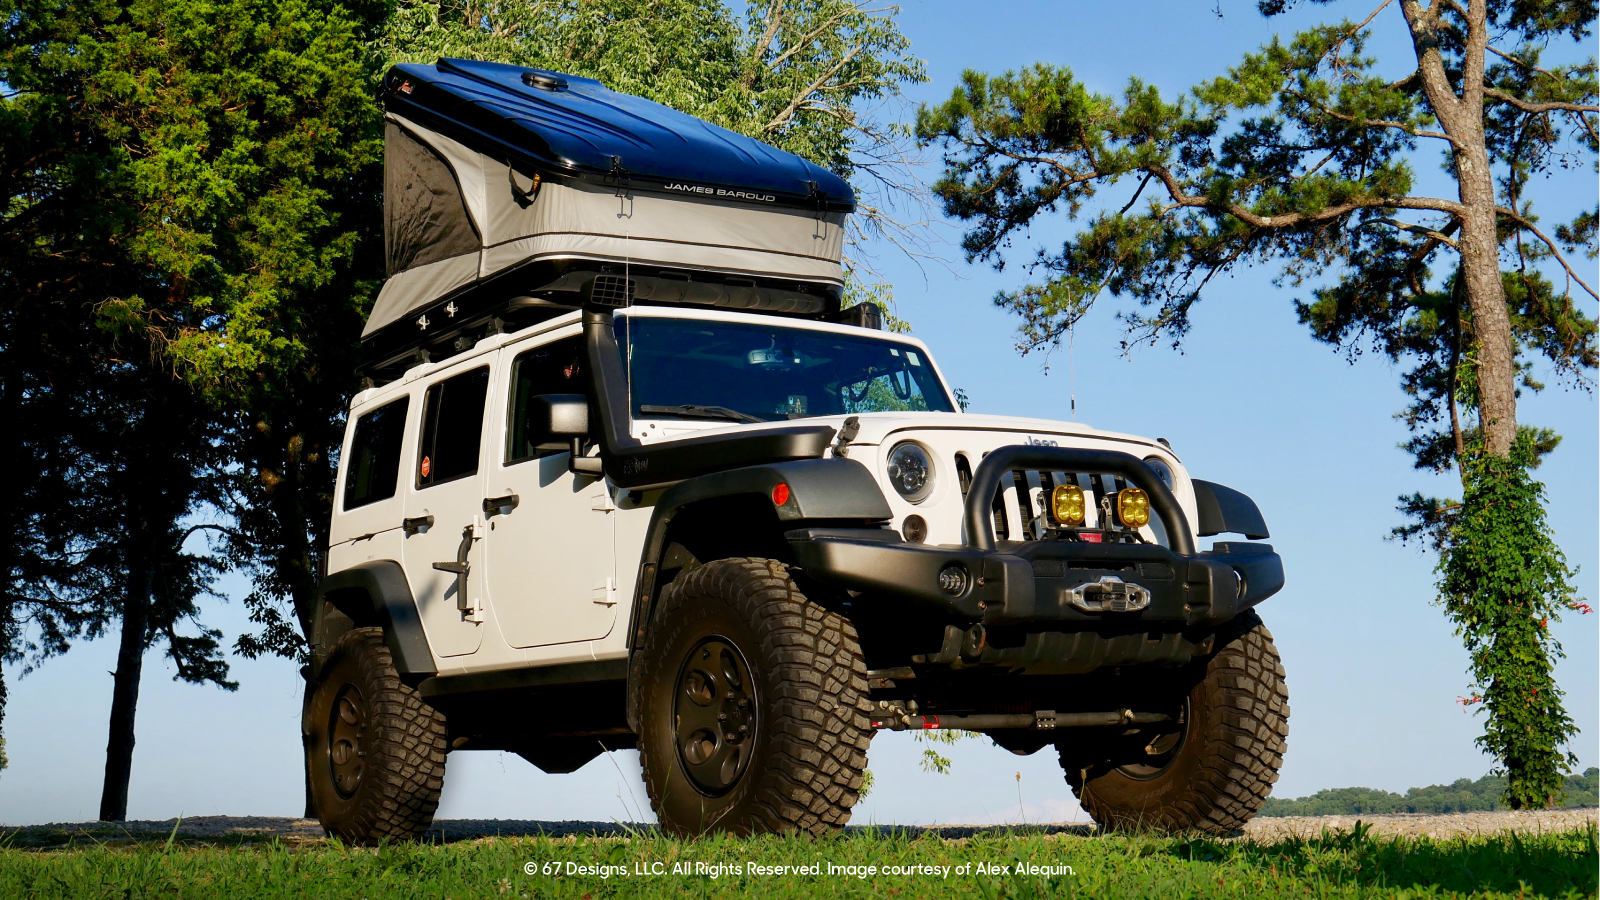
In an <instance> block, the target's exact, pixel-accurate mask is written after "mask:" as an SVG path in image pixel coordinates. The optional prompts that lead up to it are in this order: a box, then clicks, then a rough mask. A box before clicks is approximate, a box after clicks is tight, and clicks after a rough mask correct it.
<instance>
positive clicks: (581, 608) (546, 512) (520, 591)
mask: <svg viewBox="0 0 1600 900" xmlns="http://www.w3.org/2000/svg"><path fill="white" fill-rule="evenodd" d="M508 355H510V354H508ZM508 365H509V372H508V373H507V376H508V379H509V380H508V383H509V385H510V387H509V393H510V396H511V403H510V404H509V408H508V410H507V419H506V429H505V439H504V440H503V441H500V442H499V444H500V447H499V449H498V452H495V453H491V454H490V455H491V456H494V457H495V458H496V459H495V462H494V463H493V464H492V465H491V467H490V469H489V471H488V472H487V473H486V475H485V478H484V487H485V488H486V492H485V493H484V495H483V496H484V498H485V501H484V506H485V508H486V509H487V510H488V512H489V514H490V516H489V532H488V537H487V538H486V543H487V544H488V546H487V548H486V555H487V561H488V570H489V574H488V591H489V597H490V602H491V603H493V604H494V614H495V619H496V620H497V621H498V622H499V623H500V630H501V632H502V633H503V634H504V635H505V638H506V641H507V642H508V643H509V644H510V645H511V646H513V647H542V646H546V645H550V644H565V643H570V642H573V641H588V640H597V639H599V638H603V637H605V636H606V635H607V634H609V633H610V632H611V628H612V626H613V625H614V623H615V621H616V606H617V587H616V573H615V571H614V569H613V566H614V559H615V552H614V551H615V524H614V523H615V520H616V513H615V510H616V507H615V505H614V504H613V503H612V494H611V492H610V485H608V484H607V483H606V481H605V479H604V478H595V477H593V476H588V475H574V474H573V473H572V472H570V471H568V466H567V460H568V459H569V455H570V454H569V453H568V452H567V451H565V450H555V449H553V448H548V447H547V448H544V449H540V448H539V447H536V446H533V445H532V444H531V442H530V441H529V439H528V434H527V427H526V424H527V420H526V411H527V405H528V400H529V398H531V397H535V396H537V395H539V394H583V393H585V388H586V386H587V384H588V373H587V372H585V371H584V366H585V362H584V354H583V344H582V341H581V339H580V338H578V337H564V338H561V339H558V340H553V341H549V342H546V343H543V344H541V345H539V346H537V347H534V348H532V349H528V350H523V351H521V352H519V353H516V354H515V355H513V356H512V359H511V361H510V362H509V364H508ZM511 498H515V500H514V501H513V500H512V499H511ZM497 503H498V504H500V505H495V504H497Z"/></svg>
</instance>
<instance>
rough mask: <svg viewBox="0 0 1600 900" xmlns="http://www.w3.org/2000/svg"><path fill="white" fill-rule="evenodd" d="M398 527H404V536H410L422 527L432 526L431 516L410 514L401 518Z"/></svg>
mask: <svg viewBox="0 0 1600 900" xmlns="http://www.w3.org/2000/svg"><path fill="white" fill-rule="evenodd" d="M400 527H401V528H403V529H405V532H406V537H411V536H412V535H414V534H416V533H417V532H419V531H421V530H422V529H424V528H432V527H433V516H412V517H411V518H409V519H401V520H400Z"/></svg>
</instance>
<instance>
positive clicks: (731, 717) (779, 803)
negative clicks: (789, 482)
mask: <svg viewBox="0 0 1600 900" xmlns="http://www.w3.org/2000/svg"><path fill="white" fill-rule="evenodd" d="M641 652H642V656H641V660H640V670H639V673H640V678H639V685H638V688H637V689H638V690H639V691H640V692H641V694H640V696H639V697H638V709H639V725H640V734H639V756H640V762H641V763H642V764H643V766H644V780H645V788H646V790H647V791H648V792H649V795H650V804H651V806H652V807H653V808H654V809H655V811H656V815H657V816H658V817H659V818H660V820H661V825H662V827H663V828H665V829H666V830H667V831H668V832H669V833H671V834H674V835H679V836H692V835H698V834H704V833H706V832H710V831H730V832H733V833H736V834H758V833H764V832H787V831H804V832H809V833H811V834H823V833H825V832H827V831H830V830H833V829H837V828H840V827H842V826H843V825H844V824H845V822H847V821H848V820H849V818H850V808H851V807H852V806H854V805H855V802H856V799H857V795H858V792H859V791H860V789H861V782H862V773H863V771H864V770H865V769H866V764H867V745H868V743H869V742H870V741H871V740H872V729H871V725H870V723H869V721H868V719H867V713H868V709H869V707H868V702H867V678H866V672H867V668H866V664H865V663H863V662H862V660H861V648H860V646H859V644H858V643H857V640H856V631H855V628H854V626H852V625H851V624H850V621H849V620H848V619H845V618H843V617H842V616H839V615H838V614H836V613H832V612H829V611H828V610H826V609H823V608H822V607H820V606H818V605H816V604H814V603H812V602H811V601H809V600H807V599H806V597H805V595H803V594H801V593H800V591H799V590H798V589H796V587H795V584H794V582H793V581H792V580H791V579H790V578H789V573H788V571H787V570H786V569H785V568H784V566H783V564H782V563H777V562H773V561H771V560H765V559H727V560H719V561H716V562H712V563H708V564H706V565H704V566H702V567H700V568H698V569H696V570H694V571H692V572H689V573H687V574H685V575H682V576H680V577H679V578H678V580H677V581H675V582H673V584H672V585H670V586H669V587H668V588H667V590H666V592H665V594H664V596H663V597H662V602H661V608H660V611H659V612H658V613H657V615H656V620H655V627H654V628H653V629H652V630H651V633H650V636H649V637H648V638H647V639H646V641H645V646H644V648H643V650H642V651H641Z"/></svg>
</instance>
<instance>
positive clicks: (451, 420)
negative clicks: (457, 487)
mask: <svg viewBox="0 0 1600 900" xmlns="http://www.w3.org/2000/svg"><path fill="white" fill-rule="evenodd" d="M488 394H489V369H488V368H487V367H485V368H482V369H473V370H472V371H470V372H463V373H462V374H460V375H457V376H455V377H454V378H447V379H445V380H444V381H441V382H439V383H438V384H435V385H433V386H432V387H430V388H428V398H427V401H426V405H425V406H424V407H423V415H422V446H421V448H420V451H419V452H418V453H417V487H419V488H424V487H428V486H429V485H435V484H443V483H444V482H446V481H454V480H455V479H457V478H465V477H466V476H468V475H471V474H473V473H474V472H476V471H478V448H479V446H480V445H481V444H482V441H483V403H484V400H485V398H486V397H487V396H488Z"/></svg>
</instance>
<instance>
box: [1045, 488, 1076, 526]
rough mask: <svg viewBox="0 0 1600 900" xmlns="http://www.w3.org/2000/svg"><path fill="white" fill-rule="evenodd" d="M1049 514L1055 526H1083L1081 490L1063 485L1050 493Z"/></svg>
mask: <svg viewBox="0 0 1600 900" xmlns="http://www.w3.org/2000/svg"><path fill="white" fill-rule="evenodd" d="M1050 514H1051V515H1052V516H1053V517H1054V518H1055V520H1056V524H1057V525H1082V524H1083V488H1081V487H1078V486H1077V485H1075V484H1063V485H1060V486H1058V487H1057V488H1056V489H1055V490H1052V491H1051V492H1050Z"/></svg>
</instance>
